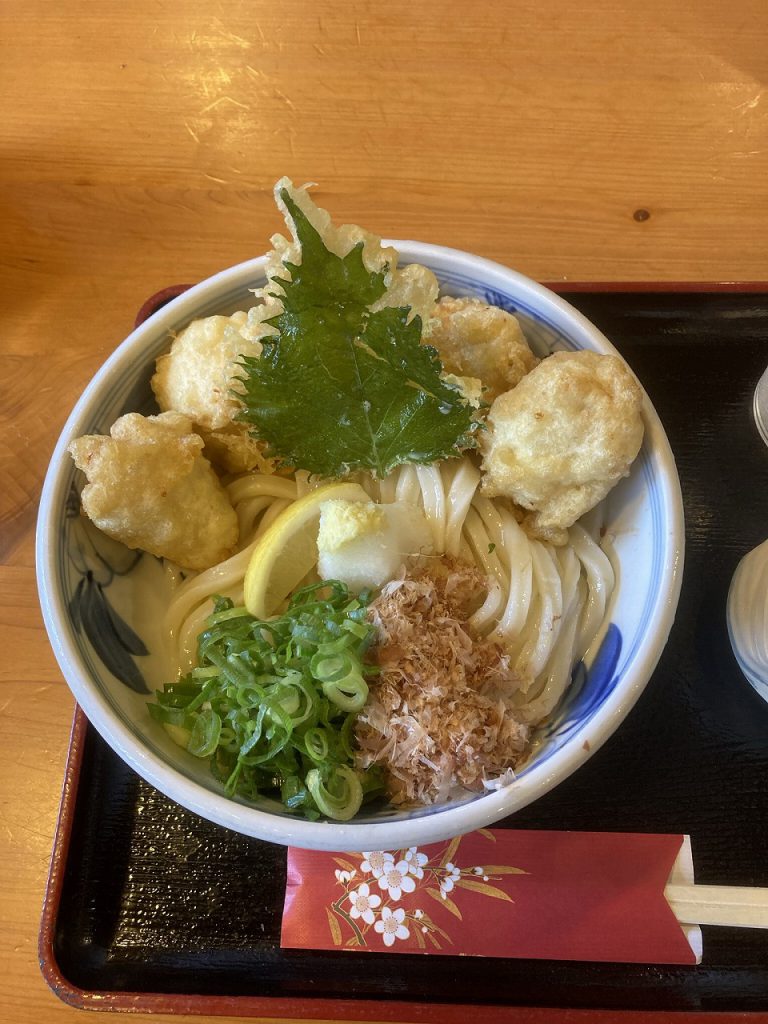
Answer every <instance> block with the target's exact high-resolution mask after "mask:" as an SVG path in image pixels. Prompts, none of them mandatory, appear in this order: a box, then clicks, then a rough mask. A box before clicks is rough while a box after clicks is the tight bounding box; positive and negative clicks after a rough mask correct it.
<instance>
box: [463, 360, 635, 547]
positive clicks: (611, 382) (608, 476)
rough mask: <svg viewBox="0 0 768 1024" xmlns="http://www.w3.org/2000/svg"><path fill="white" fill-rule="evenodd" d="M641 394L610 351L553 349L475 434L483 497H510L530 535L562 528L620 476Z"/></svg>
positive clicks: (557, 535)
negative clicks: (525, 512) (525, 511)
mask: <svg viewBox="0 0 768 1024" xmlns="http://www.w3.org/2000/svg"><path fill="white" fill-rule="evenodd" d="M641 403H642V391H641V389H640V386H639V384H638V383H637V381H636V380H635V378H634V377H633V376H632V373H631V372H630V370H629V369H628V367H627V366H626V365H625V363H624V362H623V361H622V360H621V359H619V358H618V357H617V356H610V355H598V354H597V353H595V352H556V353H555V354H554V355H551V356H549V357H547V358H546V359H544V360H543V361H542V362H541V363H540V364H539V365H538V366H537V367H536V368H535V369H534V370H532V371H531V372H530V373H529V374H527V375H526V376H525V377H524V378H523V379H522V380H521V381H520V383H519V384H518V385H517V387H516V388H513V389H512V390H511V391H507V392H506V393H505V394H503V395H500V396H499V397H498V398H497V399H496V400H495V402H494V403H493V404H492V406H491V408H490V411H489V413H488V420H487V424H488V430H487V431H486V432H485V434H484V436H483V437H481V447H482V449H483V467H482V468H483V474H484V475H483V479H482V483H481V489H482V492H483V493H484V494H487V495H488V496H489V497H496V496H499V495H501V496H504V497H508V498H511V499H512V500H513V501H514V502H516V503H517V504H518V505H519V506H521V507H522V508H523V509H528V510H529V511H530V513H532V514H530V515H527V516H526V517H525V519H524V521H523V522H524V526H526V528H528V529H529V532H531V533H533V534H534V535H535V536H540V537H544V538H546V539H547V540H550V541H552V542H553V543H564V542H565V540H566V534H565V530H566V529H567V528H568V527H569V526H572V525H573V523H575V522H576V520H577V519H578V518H579V517H580V516H582V515H583V514H584V513H585V512H588V511H589V509H591V508H594V506H595V505H596V504H597V503H598V502H599V501H602V499H603V498H604V497H605V496H606V494H607V493H608V492H609V491H610V489H611V488H612V487H613V486H614V484H615V483H616V482H617V481H618V480H620V479H621V477H623V476H626V475H627V474H628V472H629V467H630V465H631V464H632V461H633V460H634V458H635V456H636V455H637V453H638V451H639V450H640V445H641V443H642V440H643V421H642V418H641V414H640V408H641Z"/></svg>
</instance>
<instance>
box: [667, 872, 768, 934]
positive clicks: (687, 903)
mask: <svg viewBox="0 0 768 1024" xmlns="http://www.w3.org/2000/svg"><path fill="white" fill-rule="evenodd" d="M664 895H665V897H666V899H667V902H668V903H669V905H670V907H671V908H672V910H673V912H674V914H675V917H676V918H677V920H678V921H679V922H680V923H681V924H713V925H726V926H731V927H734V928H768V889H759V888H751V887H749V886H736V885H684V884H683V885H678V884H676V883H670V884H669V885H667V886H666V887H665V889H664Z"/></svg>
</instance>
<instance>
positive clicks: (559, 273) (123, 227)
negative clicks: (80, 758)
mask: <svg viewBox="0 0 768 1024" xmlns="http://www.w3.org/2000/svg"><path fill="white" fill-rule="evenodd" d="M0 55H1V56H2V59H1V60H0V95H2V114H0V188H1V191H0V267H1V271H0V359H1V360H2V362H1V364H0V365H1V367H2V369H1V371H0V389H1V390H2V403H1V404H0V421H1V422H2V434H1V435H0V522H1V523H2V529H1V531H0V553H1V554H2V558H1V559H0V562H1V564H0V574H1V576H0V578H1V579H2V587H1V588H0V602H1V604H0V645H1V647H2V651H3V655H4V656H3V660H2V667H0V886H1V888H0V892H2V896H1V897H0V907H1V908H2V909H1V910H0V917H1V918H2V927H1V928H0V961H2V963H3V965H4V971H5V976H4V985H3V997H2V999H0V1020H3V1021H14V1022H22V1024H26V1022H32V1021H35V1022H37V1021H40V1020H45V1021H58V1020H64V1019H67V1018H69V1019H72V1018H73V1017H74V1014H75V1012H76V1011H74V1010H72V1009H70V1008H68V1007H66V1006H65V1005H64V1004H63V1003H60V1002H59V1001H58V1000H57V999H56V998H55V996H54V995H53V994H51V992H49V990H48V989H47V988H46V986H45V984H44V982H43V981H42V978H41V976H40V974H39V971H38V967H37V963H36V943H37V932H38V925H39V916H40V908H41V901H42V895H43V889H44V884H45V879H46V874H47V868H48V858H49V855H50V848H51V840H52V834H53V829H54V824H55V818H56V812H57V807H58V801H59V793H60V785H61V778H62V770H63V765H64V758H65V752H66V746H67V737H68V733H69V727H70V722H71V717H72V710H73V702H72V698H71V696H70V693H69V690H68V689H67V687H66V685H65V683H64V682H63V679H62V677H61V674H60V672H59V670H58V667H57V665H56V662H55V659H54V657H53V654H52V652H51V650H50V647H49V645H48V641H47V638H46V635H45V632H44V629H43V626H42V622H41V617H40V612H39V607H38V601H37V593H36V588H35V575H34V528H35V516H36V510H37V502H38V498H39V493H40V488H41V485H42V480H43V476H44V473H45V470H46V466H47V463H48V459H49V456H50V452H51V450H52V447H53V445H54V443H55V440H56V437H57V436H58V433H59V431H60V428H61V426H62V424H63V422H64V419H65V418H66V416H67V414H68V412H69V410H70V408H71V406H72V405H73V403H74V402H75V400H76V399H77V397H78V395H79V394H80V392H81V391H82V389H83V388H84V386H85V384H86V383H87V381H88V380H89V378H90V377H91V375H92V374H93V372H94V371H95V370H96V369H97V367H98V366H99V365H100V364H101V362H102V361H103V360H104V359H105V357H106V356H107V355H108V354H109V353H110V352H111V351H112V349H113V348H114V347H115V345H116V344H117V343H118V342H119V341H120V340H121V339H122V338H123V337H124V336H125V335H126V334H127V333H128V331H129V330H130V327H131V324H132V321H133V317H134V315H135V313H136V310H137V309H138V308H139V306H140V305H141V304H142V302H143V300H144V299H145V297H146V296H147V295H148V294H150V293H152V292H154V291H155V290H157V289H158V288H160V287H162V286H164V285H167V284H172V283H176V282H182V281H184V282H191V281H195V280H198V279H200V278H202V277H204V276H207V275H209V274H211V273H213V272H214V271H216V270H219V269H221V268H223V267H225V266H228V265H230V264H233V263H236V262H238V261H240V260H244V259H246V258H248V257H251V256H254V255H258V254H259V253H261V252H263V251H264V250H265V249H266V248H267V246H268V238H269V235H270V234H271V233H272V232H273V231H274V230H276V229H277V228H278V227H279V225H278V220H277V216H276V212H275V209H274V206H273V203H272V198H271V186H272V184H273V182H274V181H275V180H276V179H277V178H278V177H279V176H281V175H282V174H288V175H290V176H291V177H292V178H294V180H296V181H297V182H302V181H306V180H312V181H316V182H318V183H319V188H318V190H317V196H318V198H319V200H320V202H321V203H322V204H323V205H327V206H328V207H329V208H330V209H331V210H332V212H333V214H334V216H335V217H336V218H338V219H339V220H347V221H355V222H358V223H361V224H364V225H365V226H367V227H369V228H371V229H373V230H375V231H377V232H380V233H381V234H383V235H386V236H390V237H403V238H416V239H421V240H428V241H433V242H438V243H442V244H445V245H450V246H455V247H457V248H463V249H468V250H471V251H473V252H476V253H479V254H481V255H483V256H487V257H491V258H493V259H496V260H499V261H501V262H503V263H505V264H508V265H510V266H513V267H515V268H517V269H518V270H520V271H522V272H524V273H526V274H528V275H530V276H532V277H535V278H537V279H539V280H547V281H565V280H570V281H578V280H581V281H590V280H626V281H630V280H633V281H635V280H654V281H657V280H664V281H682V280H695V281H706V280H751V279H752V280H754V279H762V280H765V279H766V278H768V267H767V266H766V241H767V234H768V232H767V230H766V228H767V217H768V102H766V88H765V87H766V81H767V78H768V56H767V55H768V19H766V17H765V4H764V2H763V0H733V2H731V3H729V4H724V3H722V2H721V0H677V2H675V3H669V2H668V0H645V2H643V3H642V4H633V3H629V2H620V0H584V2H583V3H581V4H579V5H573V4H570V3H565V2H564V0H549V2H547V0H544V2H541V0H538V2H536V3H532V2H523V3H505V2H503V0H496V2H492V0H476V2H475V3H473V4H471V5H465V4H461V5H459V4H452V3H450V2H446V0H442V2H440V3H438V2H435V0H422V2H420V3H413V2H412V0H411V2H401V0H395V2H390V3H387V4H382V3H371V2H366V0H357V2H356V3H344V2H335V3H334V2H331V0H312V2H309V0H283V3H281V4H275V3H271V4H267V3H264V2H263V0H251V2H244V0H222V2H217V0H206V2H204V3H203V2H196V0H164V2H160V0H155V2H152V0H134V2H132V3H119V2H117V0H69V2H68V3H66V4H60V3H58V2H52V0H2V2H0ZM137 1019H148V1018H143V1017H140V1018H137ZM154 1019H155V1020H156V1021H161V1020H165V1019H170V1018H165V1017H155V1018H154Z"/></svg>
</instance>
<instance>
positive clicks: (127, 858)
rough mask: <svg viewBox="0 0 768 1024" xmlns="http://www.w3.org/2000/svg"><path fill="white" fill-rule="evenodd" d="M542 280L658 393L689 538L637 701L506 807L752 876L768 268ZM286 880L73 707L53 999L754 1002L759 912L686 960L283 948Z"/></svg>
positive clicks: (767, 729) (758, 851)
mask: <svg viewBox="0 0 768 1024" xmlns="http://www.w3.org/2000/svg"><path fill="white" fill-rule="evenodd" d="M180 290H182V289H180V288H179V289H169V290H168V292H167V293H162V294H161V296H160V298H158V299H156V300H155V303H154V304H155V306H156V305H157V304H158V303H160V302H161V301H162V299H167V298H168V297H171V295H172V294H176V293H177V292H178V291H180ZM559 290H560V291H561V294H563V295H564V297H565V298H567V299H568V300H569V301H570V302H572V303H573V304H574V305H575V306H577V307H578V308H579V309H581V310H582V311H583V312H584V313H585V314H586V315H587V316H588V317H589V318H590V319H591V320H592V321H594V322H595V323H596V324H597V325H598V327H600V328H601V330H602V331H603V332H604V333H605V334H606V335H607V336H608V337H609V338H610V339H611V340H612V341H613V342H614V344H615V345H616V346H617V347H618V348H619V350H620V351H621V352H622V353H623V355H624V356H625V357H626V358H627V359H628V361H629V363H630V365H631V366H632V367H633V369H634V370H635V372H636V373H637V375H638V377H639V378H640V380H642V382H643V383H644V385H645V387H646V388H647V390H648V392H649V394H650V397H651V400H652V401H653V403H654V405H655V406H656V408H657V410H658V412H659V415H660V417H661V419H662V422H663V423H664V426H665V428H666V430H667V433H668V435H669V439H670V442H671V445H672V449H673V451H674V453H675V456H676V459H677V464H678V468H679V472H680V478H681V482H682V489H683V498H684V503H685V514H686V535H687V540H686V543H687V548H686V561H685V572H684V577H683V587H682V595H681V598H680V605H679V609H678V614H677V619H676V622H675V625H674V628H673V630H672V634H671V637H670V640H669V644H668V646H667V648H666V650H665V652H664V654H663V656H662V659H661V661H660V663H659V666H658V668H657V670H656V672H655V673H654V676H653V678H652V680H651V682H650V683H649V685H648V687H647V689H646V691H645V692H644V694H643V695H642V697H641V698H640V700H639V702H638V704H637V706H636V707H635V708H634V710H633V711H632V712H631V713H630V715H629V717H628V718H627V720H626V721H625V722H624V724H623V725H622V726H621V727H620V728H619V730H618V732H617V733H616V734H615V735H614V736H613V737H612V739H611V740H609V741H608V742H607V743H606V744H605V746H604V747H603V748H602V749H601V750H600V751H598V753H597V754H596V755H595V756H594V757H593V758H592V759H591V760H590V761H589V762H588V763H587V764H586V765H585V766H584V767H582V768H581V769H579V771H578V772H577V773H576V774H575V775H574V776H573V777H572V778H570V779H569V780H567V781H566V782H564V783H562V784H561V785H560V786H558V787H557V788H556V789H555V790H554V791H553V792H551V793H550V794H548V795H547V796H545V797H543V798H542V799H540V800H538V801H537V802H536V803H534V804H533V805H531V806H530V807H528V808H526V809H524V810H523V811H521V812H519V813H518V814H516V815H515V816H514V827H516V828H535V829H574V830H595V831H628V832H674V833H679V832H683V833H688V834H690V836H691V840H692V846H693V855H694V863H695V867H696V880H697V882H699V883H704V884H720V885H746V886H751V885H754V886H767V885H768V859H767V858H766V849H768V704H766V703H765V702H764V701H763V700H762V699H761V698H760V697H759V696H758V695H757V694H756V693H755V692H754V691H753V690H752V688H751V687H750V686H749V684H748V683H747V682H746V680H745V679H744V678H743V676H742V675H741V672H740V671H739V669H738V667H737V664H736V662H735V660H734V657H733V654H732V652H731V649H730V645H729V641H728V635H727V630H726V624H725V603H726V596H727V592H728V586H729V583H730V579H731V576H732V574H733V571H734V569H735V568H736V565H737V563H738V561H739V559H740V558H741V557H742V556H743V555H744V554H745V553H746V552H747V551H748V550H750V549H751V548H752V547H754V546H755V545H757V544H759V543H760V542H762V541H763V540H765V539H766V537H767V536H768V448H766V446H765V445H764V444H763V442H762V440H761V439H760V437H759V435H758V433H757V430H756V428H755V425H754V422H753V419H752V412H751V404H752V395H753V391H754V388H755V384H756V382H757V380H758V378H759V377H760V375H761V374H762V372H763V370H764V369H765V368H766V365H768V285H765V286H755V285H750V286H738V285H733V286H712V287H711V288H702V286H697V287H696V288H685V287H684V286H680V287H679V288H675V289H669V288H668V286H666V287H665V288H664V289H660V288H659V289H654V288H653V287H652V286H647V285H646V286H640V287H638V286H626V287H623V286H618V287H617V286H615V285H614V286H595V285H591V286H571V288H569V290H568V291H565V290H563V289H562V288H561V289H559ZM147 311H151V307H150V308H149V309H148V308H145V310H144V311H143V312H147ZM504 824H505V823H501V827H504ZM506 824H509V822H507V823H506ZM284 883H285V851H284V850H283V849H282V848H281V847H277V846H272V845H269V844H266V843H262V842H260V841H258V840H253V839H248V838H246V837H244V836H240V835H238V834H235V833H232V832H227V831H225V830H223V829H221V828H219V827H217V826H215V825H212V824H210V823H208V822H206V821H203V820H201V819H199V818H197V817H195V816H194V815H193V814H190V813H189V812H187V811H185V810H183V809H182V808H180V807H178V806H177V805H175V804H173V803H171V802H170V801H169V800H167V799H166V798H165V797H163V796H162V795H160V794H159V793H158V792H156V791H155V790H154V789H152V788H151V787H150V786H148V785H147V784H146V783H144V782H143V781H142V780H141V779H139V778H138V777H137V776H136V775H135V774H134V773H133V772H132V771H131V770H130V769H129V768H127V767H126V766H125V765H124V764H123V762H122V761H120V760H119V758H117V757H116V755H114V754H113V753H112V751H111V750H110V749H109V748H108V747H107V746H106V745H105V744H104V743H103V742H102V740H101V739H100V738H99V737H98V735H97V734H96V733H95V732H94V731H93V730H92V729H91V727H90V726H88V725H87V723H86V721H85V719H84V718H83V716H82V714H81V713H80V712H78V716H77V717H76V721H75V728H74V732H73V742H72V749H71V752H70V758H69V763H68V767H67V777H66V781H65V790H64V799H63V803H62V813H61V820H60V823H59V829H58V833H57V839H56V847H55V849H54V857H53V862H52V869H51V878H50V881H49V888H48V894H47V898H46V905H45V911H44V916H43V927H42V932H41V943H40V955H41V965H42V969H43V973H44V975H45V977H46V979H47V980H48V982H49V984H51V986H52V987H53V988H54V990H55V991H57V993H58V994H59V995H60V996H61V997H62V998H64V999H65V1000H67V1001H68V1002H70V1003H73V1004H75V1005H78V1006H84V1007H89V1008H92V1009H95V1008H112V1009H133V1010H136V1009H146V1010H158V1011H165V1012H174V1011H176V1012H187V1013H190V1012H191V1013H205V1014H208V1015H210V1014H215V1013H222V1014H223V1013H226V1014H242V1015H251V1016H257V1015H258V1016H262V1017H269V1016H280V1017H289V1018H304V1019H306V1018H312V1017H315V1018H319V1017H322V1018H326V1019H327V1018H332V1019H334V1018H335V1019H368V1020H402V1021H406V1020H408V1021H413V1020H423V1021H427V1020H429V1021H441V1022H442V1021H464V1020H468V1019H470V1017H471V1016H472V1015H473V1014H475V1013H482V1015H483V1018H484V1019H485V1020H486V1021H495V1020H499V1021H500V1020H518V1021H543V1020H550V1019H552V1020H554V1019H557V1020H565V1019H567V1020H576V1019H578V1020H581V1019H584V1018H586V1019H590V1020H603V1021H608V1020H615V1018H616V1011H620V1010H625V1011H641V1012H642V1014H643V1019H644V1020H653V1019H655V1018H656V1017H657V1016H658V1015H663V1016H665V1017H666V1014H667V1013H669V1012H670V1011H673V1012H674V1011H676V1015H675V1019H676V1020H684V1019H688V1017H689V1015H693V1016H695V1017H696V1018H697V1019H698V1018H699V1017H700V1016H701V1017H702V1018H711V1017H712V1015H714V1017H715V1018H718V1019H719V1014H718V1011H719V1013H726V1014H727V1016H728V1017H729V1018H731V1017H733V1019H734V1020H735V1019H737V1017H736V1015H739V1017H738V1019H742V1017H741V1016H740V1015H741V1014H744V1013H749V1014H753V1015H755V1017H758V1018H762V1017H763V1015H764V1014H765V1015H766V1019H768V931H760V930H749V929H730V928H728V929H726V928H704V929H703V932H704V957H703V962H702V963H701V965H700V966H698V967H691V968H687V967H686V968H681V967H659V966H642V965H623V964H592V963H562V962H547V961H532V960H484V959H477V958H471V957H448V956H409V955H402V954H401V955H398V956H397V957H395V956H386V955H373V954H355V953H350V952H338V953H337V952H302V951H295V950H286V951H283V950H281V949H280V945H279V936H280V921H281V912H282V904H283V896H284ZM630 926H631V925H630ZM580 1011H583V1013H582V1012H580Z"/></svg>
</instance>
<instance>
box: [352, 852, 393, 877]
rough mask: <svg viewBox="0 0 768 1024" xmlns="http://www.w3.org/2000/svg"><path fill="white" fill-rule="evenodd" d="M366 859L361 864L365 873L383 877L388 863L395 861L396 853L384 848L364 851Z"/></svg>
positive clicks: (361, 868)
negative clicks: (383, 849)
mask: <svg viewBox="0 0 768 1024" xmlns="http://www.w3.org/2000/svg"><path fill="white" fill-rule="evenodd" d="M363 857H365V860H364V861H363V862H362V863H361V864H360V870H361V871H362V872H363V874H366V875H367V874H371V875H373V877H374V878H381V876H382V875H383V874H384V872H385V870H386V869H387V867H388V865H390V864H394V863H395V858H394V855H393V854H391V853H387V852H386V851H382V850H375V851H371V852H370V853H366V852H363Z"/></svg>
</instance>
